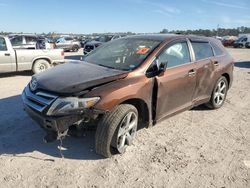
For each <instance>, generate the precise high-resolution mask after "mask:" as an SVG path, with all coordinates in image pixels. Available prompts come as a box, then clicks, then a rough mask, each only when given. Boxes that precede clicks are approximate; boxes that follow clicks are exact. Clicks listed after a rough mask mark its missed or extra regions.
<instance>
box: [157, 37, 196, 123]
mask: <svg viewBox="0 0 250 188" xmlns="http://www.w3.org/2000/svg"><path fill="white" fill-rule="evenodd" d="M190 49H191V48H190V46H189V44H188V42H187V40H179V41H175V42H173V43H171V44H169V45H167V47H166V48H165V49H164V50H163V51H162V52H161V54H160V55H159V56H158V58H157V60H158V61H159V62H158V63H166V64H167V69H166V71H165V72H163V73H162V74H161V75H158V76H156V80H157V84H158V92H157V103H156V105H157V106H156V120H160V119H162V118H164V117H166V116H169V115H171V114H174V113H176V112H179V111H181V110H184V109H186V108H188V107H190V106H191V105H192V98H193V94H194V91H195V86H196V66H195V63H193V62H192V58H191V55H190Z"/></svg>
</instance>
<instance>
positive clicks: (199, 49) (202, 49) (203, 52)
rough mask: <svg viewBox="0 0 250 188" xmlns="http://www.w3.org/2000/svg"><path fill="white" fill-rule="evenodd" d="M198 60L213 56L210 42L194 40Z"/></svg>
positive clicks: (193, 44)
mask: <svg viewBox="0 0 250 188" xmlns="http://www.w3.org/2000/svg"><path fill="white" fill-rule="evenodd" d="M192 46H193V49H194V54H195V58H196V61H198V60H201V59H207V58H209V57H213V56H214V54H213V50H212V47H211V46H210V44H209V43H208V42H192Z"/></svg>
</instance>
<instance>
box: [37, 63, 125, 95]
mask: <svg viewBox="0 0 250 188" xmlns="http://www.w3.org/2000/svg"><path fill="white" fill-rule="evenodd" d="M126 76H127V73H126V72H125V71H121V70H116V69H111V68H106V67H102V66H99V65H95V64H92V63H87V62H69V63H65V64H62V65H58V66H56V67H54V68H52V69H49V70H47V71H45V72H42V73H40V74H37V75H34V76H33V79H36V80H37V83H38V84H37V89H42V90H46V91H51V92H55V93H58V94H75V93H78V92H81V91H84V90H87V89H91V88H93V87H95V86H99V85H102V84H105V83H109V82H112V81H115V80H118V79H122V78H125V77H126Z"/></svg>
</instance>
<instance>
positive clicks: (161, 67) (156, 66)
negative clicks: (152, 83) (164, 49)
mask: <svg viewBox="0 0 250 188" xmlns="http://www.w3.org/2000/svg"><path fill="white" fill-rule="evenodd" d="M166 68H167V62H161V63H160V62H159V60H158V59H156V60H155V61H154V62H153V64H152V65H151V66H150V67H149V69H148V70H147V72H146V76H147V77H149V78H151V77H154V76H158V75H160V74H162V73H163V72H165V70H166Z"/></svg>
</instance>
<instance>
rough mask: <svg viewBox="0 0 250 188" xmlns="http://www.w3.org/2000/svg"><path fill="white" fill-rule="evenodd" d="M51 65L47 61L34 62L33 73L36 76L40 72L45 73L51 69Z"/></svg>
mask: <svg viewBox="0 0 250 188" xmlns="http://www.w3.org/2000/svg"><path fill="white" fill-rule="evenodd" d="M50 67H51V65H50V63H49V62H48V60H46V59H38V60H36V61H35V62H34V64H33V67H32V72H33V73H34V74H38V73H40V72H43V71H45V70H47V69H48V68H50Z"/></svg>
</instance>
